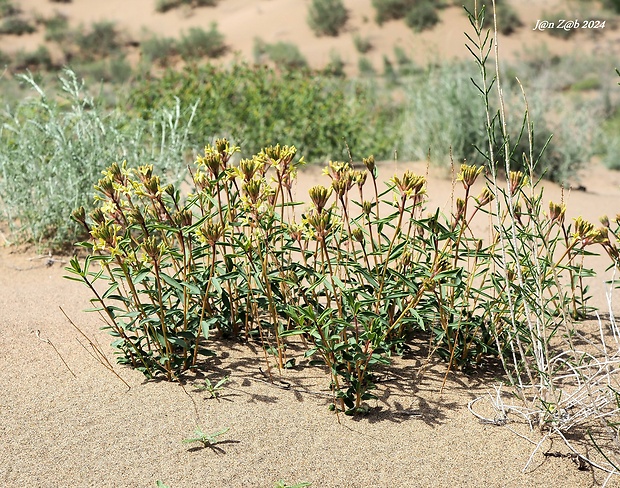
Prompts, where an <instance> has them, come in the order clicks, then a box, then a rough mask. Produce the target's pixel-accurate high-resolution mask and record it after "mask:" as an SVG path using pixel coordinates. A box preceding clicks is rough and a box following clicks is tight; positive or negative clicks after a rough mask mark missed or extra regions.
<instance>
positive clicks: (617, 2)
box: [603, 0, 620, 13]
mask: <svg viewBox="0 0 620 488" xmlns="http://www.w3.org/2000/svg"><path fill="white" fill-rule="evenodd" d="M603 6H604V7H605V8H607V9H609V10H612V11H613V12H615V13H620V0H603Z"/></svg>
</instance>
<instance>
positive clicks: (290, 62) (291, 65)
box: [267, 41, 308, 70]
mask: <svg viewBox="0 0 620 488" xmlns="http://www.w3.org/2000/svg"><path fill="white" fill-rule="evenodd" d="M267 55H268V56H269V59H271V61H272V62H273V63H274V64H275V65H276V67H278V68H282V69H287V70H292V69H302V68H307V67H308V61H306V58H305V57H304V55H303V54H301V51H300V50H299V48H298V47H297V46H296V45H295V44H293V43H290V42H284V41H280V42H276V43H274V44H268V45H267Z"/></svg>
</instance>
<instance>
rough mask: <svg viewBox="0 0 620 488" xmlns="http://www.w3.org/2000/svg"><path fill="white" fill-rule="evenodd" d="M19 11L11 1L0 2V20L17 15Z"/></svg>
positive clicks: (0, 0)
mask: <svg viewBox="0 0 620 488" xmlns="http://www.w3.org/2000/svg"><path fill="white" fill-rule="evenodd" d="M20 12H21V9H20V8H19V7H18V6H16V5H15V2H14V1H13V0H0V18H3V17H9V16H11V15H17V14H19V13H20Z"/></svg>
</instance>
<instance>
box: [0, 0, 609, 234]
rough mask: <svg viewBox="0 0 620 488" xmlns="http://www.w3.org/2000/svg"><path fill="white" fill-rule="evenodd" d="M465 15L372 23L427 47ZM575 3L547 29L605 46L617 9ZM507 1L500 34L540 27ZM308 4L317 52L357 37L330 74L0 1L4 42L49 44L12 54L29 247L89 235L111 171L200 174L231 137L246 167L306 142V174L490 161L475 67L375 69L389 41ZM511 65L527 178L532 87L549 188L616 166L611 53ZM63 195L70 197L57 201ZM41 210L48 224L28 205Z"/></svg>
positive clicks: (5, 195)
mask: <svg viewBox="0 0 620 488" xmlns="http://www.w3.org/2000/svg"><path fill="white" fill-rule="evenodd" d="M224 1H225V0H221V1H220V2H218V1H216V0H208V1H192V2H186V1H180V0H166V1H163V0H157V1H155V2H153V5H152V9H153V10H154V11H156V12H168V11H171V10H180V9H186V12H187V13H186V15H191V12H192V11H193V10H194V9H200V8H206V9H210V8H213V7H214V6H216V5H217V4H218V3H222V2H224ZM56 2H58V3H62V2H59V0H56ZM63 2H68V3H70V2H71V0H63ZM462 3H465V7H466V8H468V9H470V10H473V5H474V1H473V0H466V1H464V2H463V1H462V0H444V1H430V0H372V6H373V11H374V18H366V17H365V18H364V20H363V22H364V23H365V24H366V25H369V24H370V23H375V24H379V25H382V24H385V23H388V22H393V23H394V22H396V23H403V24H404V25H406V26H407V28H409V29H411V30H412V31H413V32H416V33H418V32H421V33H424V32H429V31H432V30H433V29H436V28H437V25H438V24H440V23H441V22H442V18H443V16H444V15H445V14H446V13H447V12H454V11H456V9H457V7H455V5H461V4H462ZM481 3H490V2H486V1H479V2H478V5H480V4H481ZM562 3H563V4H565V5H564V7H565V8H564V10H563V11H559V10H557V11H551V10H550V11H549V12H545V15H546V17H545V18H546V19H547V20H552V19H554V18H556V17H557V18H561V17H563V16H565V15H568V16H569V17H570V15H572V14H573V13H582V14H583V12H584V11H585V10H584V9H589V10H587V12H589V14H590V16H591V17H592V15H594V17H592V18H596V19H598V20H599V21H605V22H606V23H607V24H606V29H608V31H606V32H613V30H614V29H615V26H616V24H617V20H618V15H619V13H620V4H619V3H618V2H615V1H613V0H605V1H603V2H583V1H579V0H570V1H566V2H562ZM497 4H498V11H497V14H498V23H499V29H500V31H501V32H502V34H504V35H505V36H513V35H518V33H519V32H522V31H523V30H524V29H529V30H531V28H532V26H525V25H524V22H523V21H522V19H521V18H520V17H519V15H518V13H517V11H516V10H515V8H514V7H513V3H512V2H509V1H508V0H500V1H498V2H497ZM307 5H308V8H307V12H306V13H305V21H306V22H307V25H308V27H309V28H310V29H311V30H312V32H313V35H314V36H315V37H316V39H317V40H319V39H320V40H321V42H323V41H324V40H325V39H329V38H335V37H341V38H343V37H346V38H347V39H349V41H347V42H349V43H350V45H351V46H353V47H354V51H353V52H354V53H355V56H354V57H353V58H351V57H348V58H345V57H343V55H342V54H341V53H340V52H338V51H337V50H332V51H331V52H330V56H329V59H328V60H327V61H326V62H325V63H324V64H323V65H322V66H319V67H317V66H316V63H310V62H309V61H308V60H307V59H306V58H305V57H304V54H303V50H302V49H300V46H298V45H296V44H294V43H291V42H289V41H278V42H267V41H265V40H264V39H263V38H261V37H260V36H257V37H256V38H255V39H254V45H253V50H252V54H253V59H247V60H242V59H239V58H238V57H235V58H234V60H233V61H230V56H228V58H226V59H228V61H226V62H222V61H221V59H223V57H226V56H227V55H229V54H230V51H231V49H232V43H231V39H230V37H231V35H232V34H230V33H227V34H225V33H224V32H222V31H221V30H220V28H219V27H218V25H217V24H216V23H210V24H209V25H208V26H207V27H206V28H204V27H193V28H190V29H188V30H187V31H185V32H182V33H181V35H180V36H178V37H168V36H165V35H159V34H156V33H153V32H146V31H145V32H143V34H142V35H141V36H139V38H135V37H132V36H131V35H129V34H128V33H127V32H124V31H123V30H122V29H121V28H120V27H119V26H118V25H117V24H115V23H114V22H112V21H99V22H94V23H92V24H90V25H82V24H80V25H75V23H72V22H70V19H69V18H67V16H65V15H63V14H62V13H58V12H56V13H55V14H53V15H49V16H42V15H33V14H31V13H28V12H22V11H21V8H20V4H19V2H17V1H15V0H0V39H2V38H6V39H9V38H16V37H17V36H37V35H38V36H39V37H40V38H41V40H42V42H41V43H40V44H39V45H38V46H37V47H35V48H34V49H28V50H17V51H13V52H11V53H8V52H5V51H3V50H2V47H1V46H2V43H0V67H4V68H0V73H2V76H1V77H0V103H1V105H2V111H1V112H0V199H1V203H2V215H3V217H4V219H5V221H6V222H8V223H9V224H10V226H11V228H12V230H13V231H16V233H15V235H19V236H20V237H19V238H20V239H25V240H31V241H35V242H43V241H45V242H52V243H55V244H54V245H62V244H63V243H67V242H71V241H72V240H73V239H76V238H77V237H78V236H77V235H76V234H74V232H75V229H73V228H72V224H70V223H68V222H65V221H64V220H66V216H67V215H68V214H69V212H70V211H71V210H72V209H73V208H74V207H75V206H76V205H78V204H86V205H87V206H88V202H89V201H90V198H91V196H90V193H91V191H92V182H93V179H94V178H95V177H96V175H97V174H98V173H99V172H100V171H101V169H103V168H104V167H105V166H106V165H108V164H110V163H111V160H112V159H127V160H128V163H129V164H130V165H137V164H139V163H142V162H144V159H145V158H146V159H148V160H149V161H156V162H157V164H159V165H160V166H161V167H165V169H166V170H167V171H169V172H170V173H171V174H173V175H174V176H175V178H176V177H178V178H182V177H183V171H184V168H185V166H186V163H187V161H188V160H189V159H191V158H192V157H194V155H195V154H196V153H198V152H200V150H201V149H202V148H203V147H204V145H205V144H207V143H210V142H213V141H214V140H215V139H216V138H218V137H227V138H229V139H230V140H231V141H232V142H233V143H235V144H238V145H241V146H242V148H243V151H244V155H249V154H253V153H255V152H257V151H258V150H259V149H260V148H262V147H264V146H265V145H268V144H275V143H278V142H280V143H285V144H290V145H295V146H296V147H297V148H298V149H299V153H300V154H302V155H303V156H304V157H305V159H306V160H307V161H309V162H310V163H324V162H326V161H328V160H330V159H332V160H348V159H349V158H350V157H352V158H353V160H355V161H359V160H361V158H362V157H366V156H368V155H370V154H373V155H374V156H375V157H376V158H377V159H379V160H380V159H393V158H395V157H397V158H398V159H400V160H410V159H414V160H420V159H427V158H428V159H429V160H430V162H431V163H432V164H435V165H438V166H443V167H449V166H450V164H451V162H454V164H458V163H460V162H462V161H463V160H467V161H468V162H469V163H473V164H484V162H485V158H484V155H483V154H481V153H480V152H479V151H478V149H477V148H482V147H484V146H485V134H484V130H483V126H484V124H483V114H484V107H483V104H482V100H481V99H480V97H479V96H478V95H477V93H476V90H475V87H474V86H473V85H472V81H471V79H470V78H471V77H474V78H475V77H476V76H475V72H474V69H475V66H474V63H472V62H471V61H458V60H450V61H444V60H442V59H439V58H437V59H435V60H433V61H431V62H427V63H425V64H420V63H418V62H416V61H414V58H415V56H414V54H415V53H413V52H412V51H410V50H407V49H405V48H404V47H403V46H402V45H393V46H391V47H390V48H389V49H387V50H386V49H385V48H384V47H382V51H381V53H380V54H381V56H380V59H381V63H380V64H377V63H376V62H374V61H373V59H376V58H377V57H376V55H375V56H374V57H372V56H370V55H374V54H376V52H377V51H376V50H377V49H378V47H377V46H376V45H375V44H376V43H375V40H374V39H373V38H371V37H370V36H368V35H365V33H364V29H363V28H362V29H361V30H358V29H356V30H354V31H351V30H350V26H351V22H352V20H351V14H352V12H351V11H350V9H348V8H347V6H346V4H345V2H343V1H342V0H311V1H310V2H308V4H307ZM162 15H163V14H162ZM488 18H489V17H488V15H487V21H486V22H487V23H488ZM463 19H464V21H465V20H466V18H465V15H463ZM488 25H489V26H490V24H488ZM463 26H464V28H463V30H467V29H466V27H467V25H466V23H465V22H464V24H463ZM549 34H561V35H563V36H570V35H585V34H583V33H579V32H578V33H575V31H563V32H562V33H559V32H557V33H556V32H555V31H553V32H551V31H550V32H549ZM592 35H594V34H592ZM464 42H465V37H464V36H463V43H464ZM301 47H303V46H301ZM501 66H502V76H503V77H504V80H505V83H504V86H505V88H506V98H507V102H508V111H509V112H510V113H511V114H512V115H513V116H512V117H511V119H512V121H513V122H514V127H511V129H512V132H513V134H516V135H515V136H513V141H512V142H513V143H514V145H515V151H514V157H513V159H514V164H515V166H516V167H520V166H522V165H523V154H524V153H526V154H527V153H528V152H529V150H528V143H527V141H526V140H525V139H522V140H519V139H518V137H516V136H518V134H519V127H520V124H521V122H522V120H523V112H524V103H523V98H522V94H521V89H520V87H519V86H518V84H517V82H516V81H515V80H516V77H517V76H518V77H519V79H520V80H523V83H524V88H525V91H526V93H527V96H528V101H529V107H530V117H531V118H532V120H533V121H534V124H535V140H534V149H535V150H534V154H535V157H536V156H538V154H539V153H540V152H541V151H542V148H543V147H544V146H545V145H546V144H547V143H548V146H547V148H546V151H545V153H544V156H543V157H542V158H541V159H540V162H539V164H538V170H539V173H540V174H541V175H543V176H544V177H545V178H548V179H550V180H553V181H558V182H563V183H567V184H571V183H576V182H578V174H579V171H580V170H581V169H583V167H584V166H585V165H587V164H588V163H589V162H590V161H591V160H592V158H593V157H598V158H600V159H601V160H602V161H603V162H604V163H605V164H606V165H607V166H608V167H610V168H615V169H620V110H619V106H620V102H619V100H618V97H617V93H616V92H617V89H616V88H617V87H616V86H615V85H616V83H617V75H616V74H615V72H614V70H613V67H612V66H611V65H610V60H609V58H608V55H606V54H604V53H601V54H596V53H594V54H592V53H584V54H579V53H577V52H573V53H566V54H556V53H555V52H552V51H549V50H546V48H545V47H544V45H543V46H541V47H540V48H539V49H531V50H527V49H524V50H523V52H522V54H521V55H520V56H519V57H518V58H517V59H512V60H510V61H502V65H501ZM67 67H68V68H70V70H69V71H66V70H65V69H66V68H67ZM24 74H25V75H26V76H23V75H24ZM59 75H60V78H62V80H60V81H59ZM81 134H88V135H89V137H83V136H82V135H81ZM549 138H551V139H550V140H549ZM41 175H46V176H45V177H44V178H42V177H41ZM63 186H64V187H69V188H72V189H73V190H72V191H73V192H74V193H71V192H64V191H59V190H58V188H62V187H63ZM69 193H71V196H69ZM28 202H31V203H32V204H34V206H35V208H36V209H37V211H34V210H33V209H32V208H30V209H27V208H25V207H27V206H28ZM41 208H49V211H46V212H40V211H39V209H41ZM43 214H44V215H45V216H44V217H43V216H41V215H43Z"/></svg>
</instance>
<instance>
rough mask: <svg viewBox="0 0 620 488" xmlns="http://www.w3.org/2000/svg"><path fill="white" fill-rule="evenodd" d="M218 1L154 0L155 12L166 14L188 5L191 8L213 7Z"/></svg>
mask: <svg viewBox="0 0 620 488" xmlns="http://www.w3.org/2000/svg"><path fill="white" fill-rule="evenodd" d="M217 1H218V0H156V1H155V11H157V12H161V13H163V12H167V11H168V10H172V9H174V8H178V7H180V6H181V5H188V6H191V7H214V6H216V5H217Z"/></svg>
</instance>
